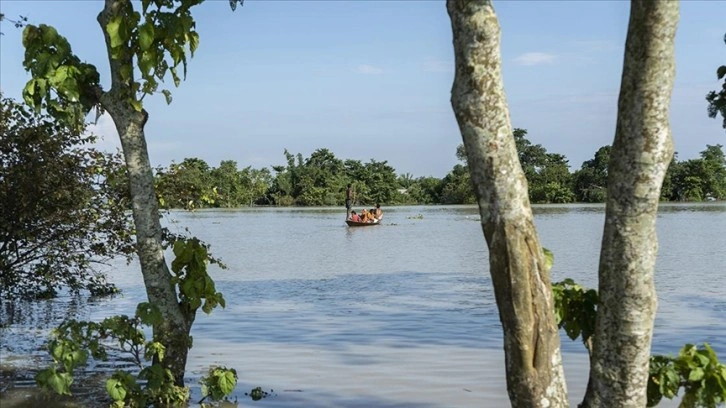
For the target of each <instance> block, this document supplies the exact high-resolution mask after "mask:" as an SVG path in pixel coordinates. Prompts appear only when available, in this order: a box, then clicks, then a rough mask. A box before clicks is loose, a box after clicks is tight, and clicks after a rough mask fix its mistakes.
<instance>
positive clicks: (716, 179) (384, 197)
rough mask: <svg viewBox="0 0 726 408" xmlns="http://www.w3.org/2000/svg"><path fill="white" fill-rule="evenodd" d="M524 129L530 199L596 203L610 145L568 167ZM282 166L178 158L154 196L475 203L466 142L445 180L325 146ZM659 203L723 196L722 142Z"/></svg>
mask: <svg viewBox="0 0 726 408" xmlns="http://www.w3.org/2000/svg"><path fill="white" fill-rule="evenodd" d="M526 135H527V131H526V130H524V129H516V128H515V129H514V138H515V142H516V145H517V151H518V152H519V161H520V163H521V165H522V169H523V170H524V173H525V176H526V178H527V183H528V185H529V196H530V197H529V198H530V200H531V201H532V202H533V203H540V204H547V203H573V202H585V203H601V202H604V201H605V198H606V195H607V179H608V162H609V160H610V150H611V148H610V146H602V147H600V148H599V149H598V150H597V152H595V155H594V157H593V158H592V159H590V160H587V161H585V162H584V163H583V164H582V167H581V168H580V169H579V170H576V171H575V172H573V173H571V172H570V169H569V164H568V163H569V162H568V160H567V158H566V157H565V156H564V155H562V154H558V153H549V152H548V151H547V149H546V148H545V147H543V146H542V145H540V144H533V143H532V142H530V141H529V140H528V139H527V138H526ZM284 154H285V159H286V162H287V164H286V165H274V166H272V167H271V168H272V170H273V172H274V174H273V173H271V172H270V171H269V170H268V169H266V168H262V169H253V168H251V167H245V168H244V169H241V170H239V169H237V163H236V162H234V161H231V160H224V161H222V162H221V163H220V165H219V167H216V168H214V167H210V166H209V165H208V164H207V163H206V162H205V161H204V160H202V159H198V158H186V159H184V160H183V161H182V162H181V163H179V164H176V163H172V164H171V165H170V166H168V167H158V168H157V169H156V176H155V183H156V191H157V194H158V198H159V202H160V203H161V205H162V206H165V207H168V208H187V209H193V208H204V207H217V208H236V207H241V206H251V205H274V206H343V205H344V201H345V187H346V185H347V184H348V183H352V184H353V187H354V189H355V191H356V203H355V205H360V206H369V205H374V204H376V203H382V204H385V205H396V204H474V203H475V199H474V190H473V188H472V183H471V176H470V174H469V166H468V164H467V163H466V152H465V150H464V145H463V144H460V145H459V146H458V148H457V150H456V157H457V158H458V159H459V160H460V161H461V163H458V164H456V165H455V166H454V167H453V168H452V170H451V171H450V172H449V173H448V174H447V175H446V176H444V178H443V179H439V178H436V177H419V178H414V176H413V175H411V174H410V173H406V174H400V175H397V174H396V170H395V169H394V168H393V167H391V166H390V165H389V164H388V162H387V161H382V162H379V161H376V160H371V161H370V162H368V163H361V162H360V161H358V160H343V159H339V158H337V157H336V156H335V155H334V154H333V153H332V152H331V151H329V150H328V149H325V148H321V149H317V150H315V151H314V152H313V153H312V154H311V155H310V157H307V158H305V157H303V156H302V154H300V153H298V154H296V155H293V154H292V153H290V152H288V151H287V150H285V152H284ZM661 199H662V200H664V201H704V200H714V199H715V200H723V199H726V159H725V158H724V152H723V146H722V145H715V146H711V145H706V150H704V151H703V152H701V157H700V158H698V159H691V160H687V161H681V162H679V161H678V160H676V159H674V160H673V162H672V163H671V165H670V167H669V170H668V174H667V175H666V178H665V181H664V183H663V191H662V195H661Z"/></svg>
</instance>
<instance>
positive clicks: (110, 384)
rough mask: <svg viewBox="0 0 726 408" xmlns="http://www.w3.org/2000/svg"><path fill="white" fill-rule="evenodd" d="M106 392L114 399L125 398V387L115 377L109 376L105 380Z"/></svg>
mask: <svg viewBox="0 0 726 408" xmlns="http://www.w3.org/2000/svg"><path fill="white" fill-rule="evenodd" d="M106 392H107V393H108V396H109V397H111V399H112V400H114V401H123V400H125V399H126V394H127V390H126V387H125V386H124V384H123V383H122V382H121V381H119V380H118V379H116V378H109V379H108V380H107V381H106Z"/></svg>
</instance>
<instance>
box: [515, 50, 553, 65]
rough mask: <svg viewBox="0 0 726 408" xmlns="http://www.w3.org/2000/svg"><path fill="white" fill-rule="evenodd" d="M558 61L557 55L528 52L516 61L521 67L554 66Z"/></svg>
mask: <svg viewBox="0 0 726 408" xmlns="http://www.w3.org/2000/svg"><path fill="white" fill-rule="evenodd" d="M555 59H557V56H556V55H555V54H548V53H546V52H527V53H524V54H522V55H520V56H519V57H517V58H515V59H514V62H516V63H517V64H519V65H527V66H529V65H542V64H552V63H553V62H555Z"/></svg>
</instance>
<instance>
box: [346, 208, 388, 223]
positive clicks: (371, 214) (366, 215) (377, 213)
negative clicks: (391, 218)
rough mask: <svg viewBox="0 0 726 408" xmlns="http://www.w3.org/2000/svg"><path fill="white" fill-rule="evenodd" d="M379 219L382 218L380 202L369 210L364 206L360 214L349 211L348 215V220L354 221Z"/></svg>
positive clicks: (374, 220)
mask: <svg viewBox="0 0 726 408" xmlns="http://www.w3.org/2000/svg"><path fill="white" fill-rule="evenodd" d="M381 219H383V210H381V205H380V204H376V208H371V209H370V210H366V209H365V208H364V209H363V211H361V213H360V215H359V214H358V213H356V212H355V211H351V212H350V216H349V217H348V220H350V221H355V222H378V221H380V220H381Z"/></svg>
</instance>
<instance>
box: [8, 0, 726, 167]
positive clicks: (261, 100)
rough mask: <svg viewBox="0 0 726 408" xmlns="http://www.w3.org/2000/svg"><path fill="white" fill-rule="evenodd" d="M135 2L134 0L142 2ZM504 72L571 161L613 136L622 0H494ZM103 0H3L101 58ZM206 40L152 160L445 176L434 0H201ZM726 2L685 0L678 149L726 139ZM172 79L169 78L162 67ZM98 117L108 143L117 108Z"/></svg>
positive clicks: (444, 71) (113, 141)
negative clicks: (384, 165) (725, 95)
mask: <svg viewBox="0 0 726 408" xmlns="http://www.w3.org/2000/svg"><path fill="white" fill-rule="evenodd" d="M137 5H138V4H137ZM494 7H495V10H496V11H497V14H498V16H499V20H500V24H501V26H502V58H503V70H504V85H505V88H506V91H507V98H508V101H509V107H510V110H511V117H512V122H513V125H514V126H515V127H520V128H525V129H527V130H528V132H529V135H528V137H529V139H530V140H531V141H532V142H533V143H540V144H542V145H543V146H545V147H546V148H547V150H548V151H549V152H553V153H562V154H564V155H566V156H567V157H568V158H569V159H570V165H571V167H572V170H575V169H578V168H580V166H581V164H582V162H583V161H584V160H588V159H590V158H592V156H593V155H594V152H595V151H596V150H597V149H598V148H599V147H600V146H602V145H605V144H609V143H611V142H612V139H613V135H614V128H615V119H616V107H617V97H618V92H619V85H620V75H621V70H622V55H623V46H624V43H625V34H626V30H627V23H628V15H629V2H626V1H559V2H557V1H499V2H496V1H495V3H494ZM101 8H102V2H100V1H91V0H81V1H61V0H53V1H27V0H22V1H20V0H2V2H0V10H1V11H2V12H3V13H5V15H6V16H7V17H9V18H14V17H16V16H18V15H24V16H28V18H29V22H30V23H33V24H40V23H45V24H49V25H53V26H55V27H56V28H57V29H58V31H59V32H60V33H61V34H62V35H64V36H66V37H67V38H68V39H69V41H70V43H71V45H72V47H73V50H74V52H75V53H76V54H77V55H78V56H79V57H80V58H81V59H82V60H85V61H87V62H90V63H93V64H95V65H96V66H97V67H98V69H99V71H100V73H101V78H102V81H103V82H104V83H105V84H108V83H109V80H108V63H107V57H106V55H105V48H104V43H103V37H102V33H101V31H100V28H99V26H98V23H97V22H96V15H97V14H98V12H99V11H100V10H101ZM194 16H195V18H196V20H197V31H198V32H199V34H200V37H201V42H200V47H199V49H198V50H197V53H196V54H195V57H194V58H193V59H192V60H191V62H190V64H189V72H188V76H187V80H186V81H185V82H183V83H182V84H181V85H180V87H179V88H176V89H174V88H173V86H172V85H170V86H171V87H172V88H171V90H172V93H173V98H174V101H173V102H172V104H171V105H169V106H167V105H166V103H165V102H164V98H163V96H161V95H159V96H156V97H151V98H149V97H147V99H146V100H145V107H146V109H147V110H148V111H149V112H150V119H149V122H148V123H147V126H146V136H147V141H148V145H149V152H150V156H151V160H152V164H153V165H154V166H156V165H164V166H165V165H168V164H169V163H170V162H171V161H172V160H174V161H176V162H179V161H181V160H183V159H184V158H185V157H199V158H202V159H204V160H206V161H207V162H208V163H209V164H210V165H211V166H218V165H219V162H220V161H221V160H236V161H237V163H238V166H239V167H240V168H241V167H246V166H252V167H255V168H260V167H266V166H271V165H276V164H284V162H285V160H284V155H283V150H284V149H288V150H289V151H290V152H291V153H293V154H295V153H302V154H303V155H304V156H306V157H307V156H308V155H309V154H310V153H312V152H313V151H314V150H316V149H318V148H323V147H324V148H328V149H330V150H331V151H332V152H333V153H334V154H335V155H336V156H337V157H338V158H341V159H356V160H361V161H363V162H367V161H368V160H370V159H375V160H378V161H382V160H387V161H388V163H389V164H390V165H392V166H393V167H394V168H395V169H396V171H397V172H398V173H399V174H402V173H411V174H413V175H414V176H416V177H418V176H435V177H443V176H445V175H446V173H447V172H448V171H450V170H451V168H452V167H453V165H454V164H456V162H457V160H456V157H455V150H456V146H457V145H458V144H459V143H461V136H460V135H459V131H458V127H457V125H456V120H455V119H454V115H453V113H452V111H451V107H450V104H449V96H450V90H451V83H452V80H453V46H452V43H451V26H450V22H449V19H448V16H447V14H446V7H445V4H444V3H443V2H440V1H347V2H346V1H320V2H316V1H250V0H247V1H246V2H245V4H244V6H243V7H241V8H238V9H237V11H236V12H231V10H230V8H229V3H228V1H227V0H223V1H222V0H216V1H215V0H213V1H208V2H206V3H204V4H202V5H201V6H199V7H197V8H196V9H195V11H194ZM724 16H726V2H723V1H683V2H682V3H681V20H680V24H679V28H678V34H677V39H676V50H677V51H676V53H677V66H676V70H677V75H676V87H675V90H674V94H673V102H672V106H671V124H672V127H673V134H674V139H675V144H676V150H677V151H678V153H679V158H680V159H689V158H694V157H697V156H698V152H700V151H702V150H704V149H705V147H706V144H711V145H713V144H719V143H720V144H726V143H725V142H726V134H725V133H724V130H723V129H722V128H721V120H720V119H719V120H716V119H710V118H708V117H707V116H706V102H705V99H704V98H705V95H706V93H707V92H708V91H709V90H715V89H717V88H718V87H719V82H718V81H717V80H716V74H715V72H716V67H718V66H719V65H722V64H724V63H726V44H724V42H723V36H724V33H725V32H726V19H725V18H724ZM2 31H3V32H4V35H3V36H0V89H1V90H2V92H3V93H4V95H5V96H7V97H13V98H18V99H19V98H20V95H21V90H22V88H23V86H24V84H25V82H26V81H27V80H28V75H27V74H26V73H25V71H24V70H23V68H22V58H23V52H24V50H23V48H22V45H21V41H20V34H21V33H20V30H16V29H15V28H14V27H12V25H10V24H7V23H6V24H3V25H2ZM168 82H169V83H170V84H171V81H170V80H169V81H168ZM93 130H94V131H95V132H96V133H97V134H100V135H102V136H103V137H104V141H103V143H102V146H103V147H104V148H106V149H114V148H115V147H116V146H118V145H119V143H118V136H117V134H116V132H115V130H114V129H113V124H112V122H111V120H110V119H109V118H102V119H101V120H100V121H99V123H98V125H97V126H93Z"/></svg>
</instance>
